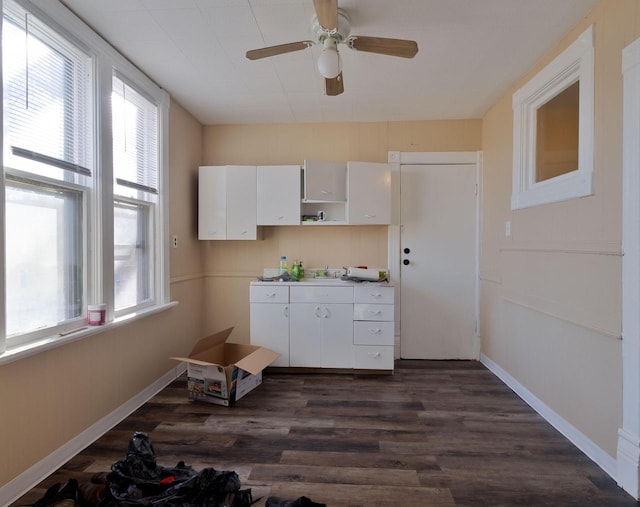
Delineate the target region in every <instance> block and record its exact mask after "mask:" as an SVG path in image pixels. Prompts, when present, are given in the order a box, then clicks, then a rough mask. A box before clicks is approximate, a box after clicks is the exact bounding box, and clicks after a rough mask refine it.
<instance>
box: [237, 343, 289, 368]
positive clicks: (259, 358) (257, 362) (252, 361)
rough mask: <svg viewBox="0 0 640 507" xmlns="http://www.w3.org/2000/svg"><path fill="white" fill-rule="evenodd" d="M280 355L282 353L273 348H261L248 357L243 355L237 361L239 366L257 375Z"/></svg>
mask: <svg viewBox="0 0 640 507" xmlns="http://www.w3.org/2000/svg"><path fill="white" fill-rule="evenodd" d="M278 357H280V354H278V353H277V352H274V351H273V350H269V349H264V348H259V349H258V350H256V351H254V352H251V354H249V355H248V356H246V357H243V358H242V359H240V360H239V361H237V362H236V363H235V365H236V366H237V367H238V368H242V369H243V370H245V371H248V372H249V373H251V374H252V375H257V374H258V373H260V372H261V371H262V370H264V369H265V368H266V367H267V366H269V365H270V364H271V363H272V362H274V361H275V360H276V359H278Z"/></svg>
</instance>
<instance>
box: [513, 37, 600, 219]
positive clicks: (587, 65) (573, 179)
mask: <svg viewBox="0 0 640 507" xmlns="http://www.w3.org/2000/svg"><path fill="white" fill-rule="evenodd" d="M593 76H594V48H593V27H592V26H591V27H589V28H588V29H587V30H585V31H584V32H583V33H582V34H581V35H580V36H579V37H578V39H577V40H576V41H575V42H574V43H573V44H571V45H570V46H569V47H568V48H567V49H565V50H564V51H563V52H562V53H561V54H559V55H558V56H557V57H556V58H554V59H553V61H551V63H549V64H548V65H547V66H545V67H544V68H543V69H542V70H541V71H540V72H538V74H536V75H535V76H534V77H533V78H532V79H531V80H529V81H528V82H527V83H526V84H525V85H524V86H522V88H520V89H519V90H518V91H517V92H516V93H514V95H513V190H512V193H511V209H521V208H528V207H531V206H538V205H541V204H548V203H553V202H559V201H565V200H568V199H576V198H578V197H585V196H588V195H591V194H592V173H593V115H594V98H593V97H594V78H593Z"/></svg>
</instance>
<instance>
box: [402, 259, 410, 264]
mask: <svg viewBox="0 0 640 507" xmlns="http://www.w3.org/2000/svg"><path fill="white" fill-rule="evenodd" d="M410 263H411V262H410V261H409V259H405V260H403V261H402V264H404V265H405V266H408V265H409V264H410Z"/></svg>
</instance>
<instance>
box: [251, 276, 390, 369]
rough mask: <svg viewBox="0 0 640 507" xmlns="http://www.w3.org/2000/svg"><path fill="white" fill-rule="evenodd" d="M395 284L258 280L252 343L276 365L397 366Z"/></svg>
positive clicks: (254, 290) (253, 295)
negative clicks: (270, 355) (273, 356)
mask: <svg viewBox="0 0 640 507" xmlns="http://www.w3.org/2000/svg"><path fill="white" fill-rule="evenodd" d="M393 294H394V289H393V287H387V286H377V285H368V284H367V285H355V286H354V285H346V286H335V285H330V286H328V285H321V284H320V283H318V284H316V283H313V284H303V283H299V284H296V283H290V284H289V283H287V284H280V283H278V284H273V283H272V284H270V283H262V284H260V283H259V282H254V283H252V284H251V288H250V298H251V299H250V301H251V305H250V307H251V343H252V344H255V345H262V346H264V347H267V348H269V349H271V350H274V351H275V352H278V353H279V354H280V358H279V359H278V360H277V361H276V362H274V363H272V366H285V367H286V366H293V367H307V368H344V369H368V370H393V359H394V358H393V342H394V337H393V335H394V323H393V315H394V311H393V308H394V305H393Z"/></svg>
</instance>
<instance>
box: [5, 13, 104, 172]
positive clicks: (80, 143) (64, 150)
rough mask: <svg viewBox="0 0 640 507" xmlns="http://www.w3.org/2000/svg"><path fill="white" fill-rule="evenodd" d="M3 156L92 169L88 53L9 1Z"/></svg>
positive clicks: (18, 162)
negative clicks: (4, 147)
mask: <svg viewBox="0 0 640 507" xmlns="http://www.w3.org/2000/svg"><path fill="white" fill-rule="evenodd" d="M2 49H3V54H2V58H3V73H4V101H5V108H6V113H5V114H6V116H5V146H6V151H5V157H6V159H7V160H6V162H7V163H9V164H11V165H12V166H16V168H17V169H22V170H27V171H29V170H31V168H32V166H33V164H31V165H29V163H30V162H38V163H39V165H38V168H39V169H42V167H44V166H53V167H55V168H57V169H64V170H67V171H73V172H76V173H79V174H83V175H85V176H86V175H90V174H91V169H92V166H93V142H92V137H91V132H92V128H91V125H92V113H91V103H92V102H91V100H92V97H91V79H92V66H91V58H90V57H89V56H88V55H87V54H85V53H84V52H82V51H81V50H80V49H79V48H78V47H76V46H74V45H73V44H71V43H70V42H69V41H67V40H66V39H64V38H62V37H61V36H60V35H58V34H56V33H55V32H53V31H52V30H51V29H50V28H48V27H47V26H46V25H44V24H43V23H41V22H40V20H39V19H38V18H37V17H35V16H34V15H32V14H31V13H27V12H26V11H25V10H24V9H23V8H22V7H20V6H19V5H17V4H16V3H15V2H7V8H5V10H4V26H3V30H2Z"/></svg>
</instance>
